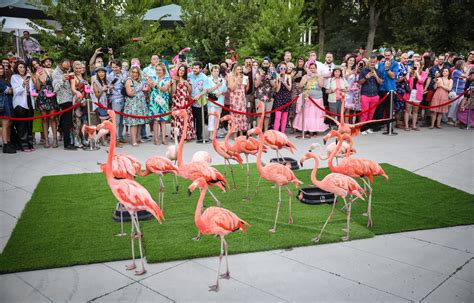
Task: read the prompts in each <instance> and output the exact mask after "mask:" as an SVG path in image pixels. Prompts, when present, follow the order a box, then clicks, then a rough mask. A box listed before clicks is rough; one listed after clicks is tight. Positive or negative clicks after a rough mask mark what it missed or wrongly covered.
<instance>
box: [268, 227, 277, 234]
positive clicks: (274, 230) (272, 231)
mask: <svg viewBox="0 0 474 303" xmlns="http://www.w3.org/2000/svg"><path fill="white" fill-rule="evenodd" d="M268 231H269V232H271V233H276V231H277V230H276V227H274V228H271V229H269V230H268Z"/></svg>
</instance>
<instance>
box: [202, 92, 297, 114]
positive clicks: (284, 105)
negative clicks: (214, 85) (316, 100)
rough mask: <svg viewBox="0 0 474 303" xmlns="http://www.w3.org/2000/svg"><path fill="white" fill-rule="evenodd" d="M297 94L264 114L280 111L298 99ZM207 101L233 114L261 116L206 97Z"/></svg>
mask: <svg viewBox="0 0 474 303" xmlns="http://www.w3.org/2000/svg"><path fill="white" fill-rule="evenodd" d="M298 98H299V96H296V97H294V98H293V100H291V101H290V102H288V103H286V104H283V105H282V106H280V107H277V108H275V109H272V110H271V111H269V112H265V115H268V114H272V113H275V112H278V111H281V110H282V109H284V108H286V107H288V106H290V105H291V104H293V103H295V102H296V101H297V100H298ZM207 101H209V102H210V103H212V104H214V105H216V106H219V107H220V108H223V109H225V110H226V111H228V112H230V113H234V114H239V115H245V116H254V117H258V116H261V115H262V113H247V112H241V111H238V110H234V109H230V108H228V107H227V106H224V105H220V104H219V103H217V102H215V101H213V100H211V99H209V98H208V99H207Z"/></svg>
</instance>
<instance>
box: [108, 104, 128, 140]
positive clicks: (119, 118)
mask: <svg viewBox="0 0 474 303" xmlns="http://www.w3.org/2000/svg"><path fill="white" fill-rule="evenodd" d="M111 101H112V110H114V111H117V112H123V108H124V104H125V102H124V100H123V98H113V99H112V100H111ZM116 117H117V118H116V121H115V124H116V127H117V139H123V116H122V115H117V116H116Z"/></svg>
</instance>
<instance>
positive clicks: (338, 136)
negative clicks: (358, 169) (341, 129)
mask: <svg viewBox="0 0 474 303" xmlns="http://www.w3.org/2000/svg"><path fill="white" fill-rule="evenodd" d="M337 140H338V142H337V145H336V148H335V149H333V151H332V152H331V154H330V155H329V159H328V166H329V169H330V170H331V171H334V172H336V171H338V167H337V166H334V165H333V164H332V160H333V159H334V157H335V156H336V154H337V153H338V152H339V150H340V149H341V148H342V143H343V140H341V134H339V133H337Z"/></svg>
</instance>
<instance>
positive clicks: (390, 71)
mask: <svg viewBox="0 0 474 303" xmlns="http://www.w3.org/2000/svg"><path fill="white" fill-rule="evenodd" d="M383 56H384V59H382V61H380V63H379V66H378V69H377V71H378V72H379V74H380V75H381V78H382V80H383V83H382V84H380V85H379V97H380V98H383V97H384V96H385V95H386V94H387V93H388V92H389V91H391V90H392V91H394V92H395V89H396V81H397V74H398V62H397V61H395V60H393V53H392V50H391V49H389V48H387V49H386V50H385V52H384V55H383ZM389 105H390V97H387V99H385V101H384V102H382V103H380V104H379V106H377V108H376V109H375V113H374V117H373V119H383V116H384V114H385V111H386V109H387V107H388V106H389ZM379 130H380V127H378V128H374V131H379Z"/></svg>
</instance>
